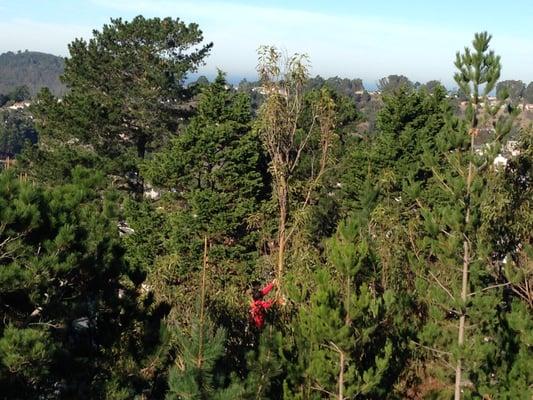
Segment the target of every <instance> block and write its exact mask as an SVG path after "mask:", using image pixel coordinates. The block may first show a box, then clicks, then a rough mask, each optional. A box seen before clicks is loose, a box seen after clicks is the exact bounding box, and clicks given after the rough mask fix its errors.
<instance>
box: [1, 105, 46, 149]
mask: <svg viewBox="0 0 533 400" xmlns="http://www.w3.org/2000/svg"><path fill="white" fill-rule="evenodd" d="M26 142H29V143H36V142H37V132H36V131H35V127H34V126H33V122H32V121H31V119H30V117H29V116H28V114H27V113H26V112H24V111H21V110H2V111H0V153H2V154H11V155H15V154H18V153H20V152H21V151H22V148H23V146H24V144H25V143H26Z"/></svg>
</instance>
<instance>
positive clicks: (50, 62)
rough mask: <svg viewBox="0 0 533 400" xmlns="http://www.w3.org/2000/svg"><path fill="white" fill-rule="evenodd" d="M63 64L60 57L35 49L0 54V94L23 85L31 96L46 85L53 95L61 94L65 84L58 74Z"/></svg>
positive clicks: (61, 70) (61, 71)
mask: <svg viewBox="0 0 533 400" xmlns="http://www.w3.org/2000/svg"><path fill="white" fill-rule="evenodd" d="M64 65H65V63H64V60H63V58H62V57H57V56H54V55H52V54H46V53H39V52H36V51H27V50H26V51H19V52H17V53H13V52H11V51H9V52H7V53H3V54H0V94H6V93H9V92H11V91H12V90H13V89H14V88H16V87H18V86H24V85H25V86H27V87H28V89H29V91H30V94H31V95H32V96H33V95H34V94H36V93H37V92H38V91H39V90H40V89H41V88H42V87H48V88H49V89H50V90H51V91H52V93H54V94H55V95H62V94H63V93H64V92H65V86H64V85H63V84H62V83H61V82H60V81H59V76H60V75H61V74H62V73H63V69H64Z"/></svg>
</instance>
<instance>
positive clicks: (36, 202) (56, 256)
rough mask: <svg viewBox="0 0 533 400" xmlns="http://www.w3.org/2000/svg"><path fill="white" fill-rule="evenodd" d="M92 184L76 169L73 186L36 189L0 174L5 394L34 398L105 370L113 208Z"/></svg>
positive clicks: (110, 332) (117, 272)
mask: <svg viewBox="0 0 533 400" xmlns="http://www.w3.org/2000/svg"><path fill="white" fill-rule="evenodd" d="M99 181H101V177H99V176H93V175H90V174H89V173H88V171H86V170H83V169H82V168H77V169H75V170H74V171H72V183H71V184H69V185H64V186H57V187H55V188H53V189H41V188H39V187H36V186H34V185H32V184H30V183H21V182H19V180H18V179H17V178H15V177H14V176H13V174H10V173H2V174H0V193H1V196H0V219H1V221H2V223H1V225H0V266H1V269H0V296H1V298H2V309H1V320H2V323H1V324H0V332H1V335H0V341H1V343H2V344H1V346H0V347H1V350H0V353H1V354H2V355H1V359H2V361H1V363H2V365H3V367H4V368H6V369H7V372H6V371H3V372H2V375H1V378H0V379H1V380H2V387H3V389H4V392H5V393H12V394H14V393H17V397H18V396H27V397H25V398H33V396H34V395H35V393H36V391H43V392H45V393H47V392H51V391H52V390H53V385H54V382H57V381H60V380H62V379H67V378H68V380H69V382H71V383H76V384H78V385H81V386H80V388H81V387H82V386H83V385H86V384H88V383H89V382H91V381H93V380H95V379H96V380H98V379H101V378H102V377H103V376H105V374H106V373H107V372H108V371H109V369H108V368H109V366H110V364H109V362H110V361H111V360H109V359H107V358H106V357H107V355H106V353H107V351H109V350H110V348H111V346H112V345H113V343H114V340H116V339H117V336H116V335H117V334H119V333H120V332H119V331H117V329H116V328H115V327H116V323H117V322H118V319H119V312H120V310H119V307H118V302H117V300H118V299H117V290H118V287H119V279H120V277H121V274H122V273H123V270H122V268H123V267H122V265H123V264H122V261H121V256H122V250H121V248H120V245H119V243H118V237H117V230H116V227H115V225H114V222H113V218H114V210H113V207H112V206H111V207H109V206H110V205H111V204H109V203H108V202H107V201H105V202H102V201H101V200H100V194H99V193H98V191H97V190H98V184H99ZM112 327H113V328H112ZM36 370H39V372H38V373H36V374H33V373H32V371H36ZM73 371H75V373H74V374H73V373H72V372H73ZM22 388H24V389H22ZM64 390H65V391H72V390H73V389H72V388H70V387H69V388H68V389H67V388H64ZM94 392H95V393H96V392H98V388H97V387H95V388H94Z"/></svg>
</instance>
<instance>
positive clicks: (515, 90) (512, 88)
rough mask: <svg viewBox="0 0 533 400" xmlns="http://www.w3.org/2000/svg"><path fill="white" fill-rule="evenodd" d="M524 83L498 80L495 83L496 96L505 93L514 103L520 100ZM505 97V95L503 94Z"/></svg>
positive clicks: (524, 88)
mask: <svg viewBox="0 0 533 400" xmlns="http://www.w3.org/2000/svg"><path fill="white" fill-rule="evenodd" d="M525 90H526V85H525V84H524V82H522V81H515V80H507V81H500V82H498V84H497V85H496V96H497V97H501V96H502V95H503V94H504V91H505V93H506V94H507V96H509V99H510V100H511V101H513V102H514V103H516V102H519V101H521V100H522V98H523V96H524V92H525ZM504 97H506V96H504Z"/></svg>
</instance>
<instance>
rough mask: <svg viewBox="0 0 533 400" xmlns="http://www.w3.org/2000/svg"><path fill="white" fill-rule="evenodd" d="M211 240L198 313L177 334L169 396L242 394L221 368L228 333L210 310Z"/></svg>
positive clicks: (201, 398)
mask: <svg viewBox="0 0 533 400" xmlns="http://www.w3.org/2000/svg"><path fill="white" fill-rule="evenodd" d="M208 268H209V261H208V241H207V238H205V242H204V259H203V267H202V274H201V283H200V297H199V304H198V315H197V317H196V318H195V319H194V320H193V322H192V326H191V327H190V331H189V332H187V333H185V332H179V333H177V347H178V356H177V359H176V360H175V361H174V364H175V365H174V366H173V367H172V368H171V369H170V371H169V378H168V385H169V392H168V393H167V395H166V398H167V399H169V400H170V399H183V400H187V399H190V400H192V399H194V400H196V399H198V400H208V399H219V400H223V399H228V400H229V399H235V398H238V397H240V396H239V395H240V393H241V392H242V387H241V385H240V384H239V383H233V384H230V385H229V387H225V384H226V380H225V379H224V377H223V376H220V373H221V372H222V373H223V372H224V371H223V369H220V370H218V369H217V361H219V360H220V359H221V358H222V356H223V354H224V352H225V348H224V343H225V341H226V333H225V331H224V329H223V328H220V327H219V328H215V326H214V324H213V322H211V320H210V319H209V317H208V315H207V310H206V295H207V294H206V289H207V288H206V285H207V281H206V274H207V273H208Z"/></svg>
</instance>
